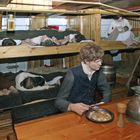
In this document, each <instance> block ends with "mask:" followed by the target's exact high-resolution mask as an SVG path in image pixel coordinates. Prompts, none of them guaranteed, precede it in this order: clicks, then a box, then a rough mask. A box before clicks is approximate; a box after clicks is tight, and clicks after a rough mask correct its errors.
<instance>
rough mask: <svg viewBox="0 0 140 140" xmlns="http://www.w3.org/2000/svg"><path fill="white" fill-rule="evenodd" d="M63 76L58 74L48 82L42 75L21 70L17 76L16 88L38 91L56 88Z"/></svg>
mask: <svg viewBox="0 0 140 140" xmlns="http://www.w3.org/2000/svg"><path fill="white" fill-rule="evenodd" d="M61 78H62V76H56V77H55V78H53V79H52V80H51V81H49V82H46V80H45V78H44V77H43V76H41V75H36V74H32V73H29V72H21V73H19V74H18V75H17V76H16V78H15V82H16V89H17V90H20V91H36V90H45V89H49V88H54V87H55V85H56V84H60V79H61Z"/></svg>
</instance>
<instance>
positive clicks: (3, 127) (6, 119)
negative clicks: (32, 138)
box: [0, 111, 14, 140]
mask: <svg viewBox="0 0 140 140" xmlns="http://www.w3.org/2000/svg"><path fill="white" fill-rule="evenodd" d="M11 134H12V135H13V134H14V129H13V124H12V119H11V113H10V112H9V111H3V112H1V113H0V140H7V137H8V135H11Z"/></svg>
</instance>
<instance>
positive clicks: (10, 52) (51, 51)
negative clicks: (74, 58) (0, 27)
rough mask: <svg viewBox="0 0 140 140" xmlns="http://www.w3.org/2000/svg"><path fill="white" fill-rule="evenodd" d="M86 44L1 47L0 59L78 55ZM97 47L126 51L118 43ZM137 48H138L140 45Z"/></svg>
mask: <svg viewBox="0 0 140 140" xmlns="http://www.w3.org/2000/svg"><path fill="white" fill-rule="evenodd" d="M92 43H94V42H90V44H92ZM87 44H89V43H69V44H68V45H64V46H53V47H42V46H36V47H33V46H32V47H29V46H26V45H20V46H8V47H1V48H0V50H1V51H0V59H5V58H22V57H33V56H47V55H56V54H57V55H59V54H70V53H79V51H80V48H81V47H83V46H85V45H87ZM96 44H97V43H96ZM97 45H99V46H101V47H102V48H103V49H104V50H118V49H126V45H124V44H123V43H121V42H119V41H118V42H116V41H101V42H99V43H98V44H97ZM137 48H140V44H139V45H138V46H137Z"/></svg>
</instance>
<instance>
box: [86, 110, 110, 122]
mask: <svg viewBox="0 0 140 140" xmlns="http://www.w3.org/2000/svg"><path fill="white" fill-rule="evenodd" d="M88 117H89V119H91V120H95V121H98V122H106V121H109V120H111V119H112V116H111V114H110V113H108V112H105V111H104V110H100V109H99V110H92V111H91V112H89V116H88Z"/></svg>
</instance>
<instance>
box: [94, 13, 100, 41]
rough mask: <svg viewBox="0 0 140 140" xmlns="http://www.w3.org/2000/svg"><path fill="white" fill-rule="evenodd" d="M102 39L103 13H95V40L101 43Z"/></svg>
mask: <svg viewBox="0 0 140 140" xmlns="http://www.w3.org/2000/svg"><path fill="white" fill-rule="evenodd" d="M100 40H101V15H100V14H95V42H96V43H99V42H100Z"/></svg>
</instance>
